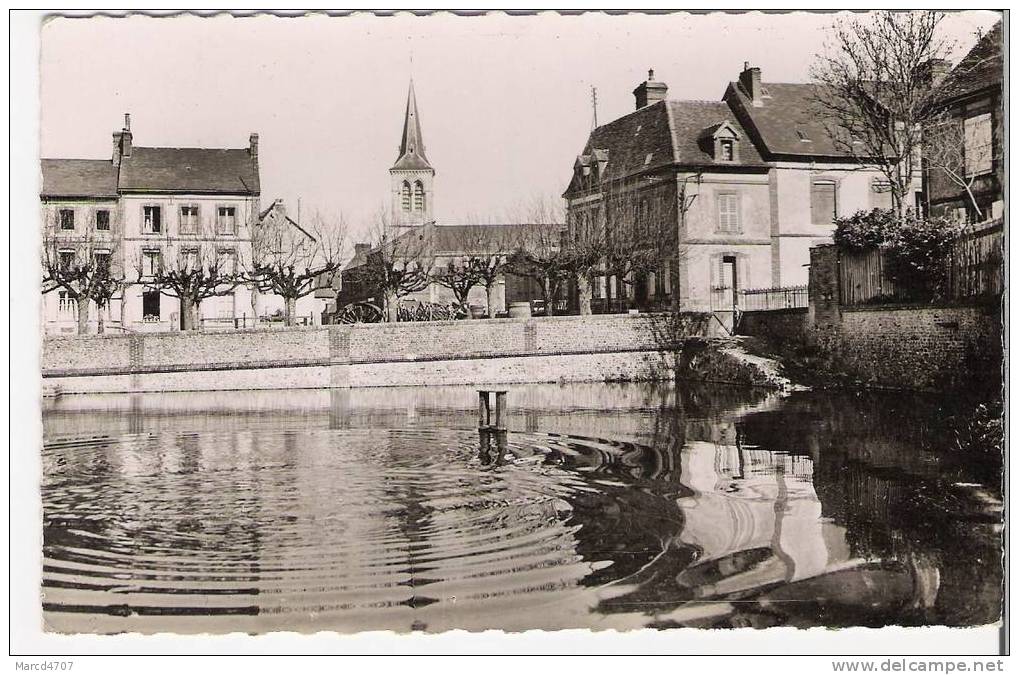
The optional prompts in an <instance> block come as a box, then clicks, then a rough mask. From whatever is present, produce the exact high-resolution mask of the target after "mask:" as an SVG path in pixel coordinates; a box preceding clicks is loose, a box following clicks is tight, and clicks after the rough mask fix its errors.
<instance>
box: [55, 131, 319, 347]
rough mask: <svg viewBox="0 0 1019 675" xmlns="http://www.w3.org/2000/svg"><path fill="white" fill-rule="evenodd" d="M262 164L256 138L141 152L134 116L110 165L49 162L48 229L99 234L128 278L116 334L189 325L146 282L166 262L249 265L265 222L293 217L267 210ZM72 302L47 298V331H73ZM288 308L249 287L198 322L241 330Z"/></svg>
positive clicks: (203, 310) (171, 301) (116, 142)
mask: <svg viewBox="0 0 1019 675" xmlns="http://www.w3.org/2000/svg"><path fill="white" fill-rule="evenodd" d="M258 162H259V158H258V134H251V135H250V138H249V143H248V147H246V148H225V149H219V148H215V149H213V148H153V147H139V146H136V145H135V144H134V137H133V133H132V131H131V125H130V116H128V115H125V122H124V128H123V129H122V130H120V131H118V132H115V133H114V134H113V153H112V158H111V159H110V160H82V159H43V160H42V163H41V164H42V190H41V191H40V198H41V202H42V211H43V213H42V217H43V222H44V226H45V227H48V228H49V229H50V231H53V230H54V226H55V231H57V232H65V233H68V235H70V234H75V235H76V236H78V237H82V236H95V237H97V241H98V242H99V243H98V244H97V245H96V246H95V247H94V248H96V250H98V251H99V252H100V254H102V251H103V245H102V242H103V241H108V242H109V251H110V253H111V256H112V258H113V260H112V261H111V265H112V267H113V268H115V269H117V270H118V271H120V272H122V273H123V275H124V278H125V280H126V284H125V285H124V288H123V289H122V290H121V291H120V292H118V293H117V294H116V295H115V296H114V298H113V300H112V301H111V302H110V303H109V304H110V306H109V307H106V308H104V309H103V311H104V313H105V314H104V317H105V321H106V327H107V328H108V329H110V330H118V329H121V330H126V331H147V330H176V329H179V328H180V327H181V323H182V319H181V307H180V302H179V301H178V299H177V298H174V297H171V296H169V295H167V294H166V293H165V292H163V293H161V292H160V291H158V290H156V289H155V288H153V287H152V286H150V285H147V284H146V280H147V279H151V278H152V275H153V273H154V272H155V271H156V270H158V269H159V268H160V267H162V266H163V265H164V264H166V261H172V260H177V259H179V257H180V256H188V255H190V254H191V253H192V252H198V251H202V252H203V253H204V254H206V255H215V256H217V258H219V259H220V260H221V261H223V262H225V264H227V265H228V266H233V267H235V268H237V269H240V266H243V265H245V264H248V263H250V261H251V254H252V236H253V233H254V228H256V227H257V226H258V225H259V223H260V222H261V219H262V218H277V217H283V218H285V219H286V214H285V212H283V213H282V214H281V213H280V210H281V209H280V206H281V205H278V204H274V205H273V207H270V209H267V210H266V211H265V212H260V210H259V199H260V194H261V190H260V182H259V164H258ZM287 220H288V221H289V219H287ZM290 222H292V221H290ZM294 225H296V223H295V224H294ZM295 234H296V235H299V234H300V233H299V232H298V231H297V230H295ZM58 247H59V243H58ZM65 296H66V293H64V292H63V291H61V290H59V289H58V290H55V291H52V292H50V293H47V294H45V295H44V297H43V309H42V313H43V316H42V320H43V325H44V328H45V330H46V331H47V332H72V331H73V330H74V326H75V313H74V308H73V307H72V305H73V303H70V302H69V301H68V299H67V298H66V297H65ZM281 302H282V301H281V299H279V298H276V297H275V296H265V295H261V296H260V295H259V294H257V293H253V292H252V289H251V288H249V287H248V286H245V285H240V286H238V287H236V288H234V289H232V290H230V291H229V292H226V293H225V294H224V295H222V296H217V297H212V298H208V299H206V300H204V301H203V302H202V303H201V306H200V316H199V318H200V319H202V320H204V321H205V322H207V323H209V324H210V325H213V324H215V323H216V322H217V321H219V322H221V323H222V324H223V325H224V326H232V325H234V320H235V319H243V320H245V321H247V319H248V318H250V319H251V320H252V321H253V320H254V319H255V317H256V316H259V315H262V314H265V313H267V312H271V311H272V308H273V307H274V303H275V304H280V303H281ZM308 302H309V303H314V302H315V301H314V300H313V299H312V300H310V301H308ZM306 304H307V303H306ZM318 304H319V305H321V302H320V301H319V302H318ZM308 311H309V315H310V314H312V313H313V314H315V315H316V316H317V314H318V312H317V311H315V310H314V309H309V310H308ZM97 312H98V308H96V307H94V305H93V306H92V308H91V309H90V324H92V325H93V326H94V324H95V323H96V322H95V319H93V318H92V314H93V313H97ZM249 325H250V324H249Z"/></svg>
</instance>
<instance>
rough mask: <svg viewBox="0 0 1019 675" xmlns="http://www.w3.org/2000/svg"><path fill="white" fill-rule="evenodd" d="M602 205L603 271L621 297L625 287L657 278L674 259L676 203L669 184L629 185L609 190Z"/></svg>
mask: <svg viewBox="0 0 1019 675" xmlns="http://www.w3.org/2000/svg"><path fill="white" fill-rule="evenodd" d="M604 204H605V214H606V215H605V219H606V222H605V229H606V236H605V242H604V271H605V274H606V275H607V276H608V277H610V278H611V277H615V279H616V280H617V287H618V288H620V292H619V295H620V297H623V290H622V289H623V288H624V287H630V288H632V287H633V286H634V285H635V284H637V283H643V282H645V280H646V279H647V278H648V276H649V275H655V277H656V278H657V276H658V275H659V274H660V273H661V272H662V271H664V269H665V267H666V266H665V262H666V260H669V259H670V258H672V257H674V256H675V254H676V241H677V237H678V231H677V220H676V211H677V200H676V199H675V198H674V192H673V188H672V186H671V183H662V184H654V183H651V184H648V185H646V186H645V185H641V184H634V183H630V184H618V185H613V186H610V187H609V188H608V189H607V190H606V192H605V197H604ZM673 287H674V288H677V287H678V286H673ZM610 289H611V286H610ZM611 301H612V298H611V293H610V297H609V302H610V304H611Z"/></svg>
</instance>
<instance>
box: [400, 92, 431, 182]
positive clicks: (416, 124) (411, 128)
mask: <svg viewBox="0 0 1019 675" xmlns="http://www.w3.org/2000/svg"><path fill="white" fill-rule="evenodd" d="M393 168H394V169H404V170H407V169H410V170H428V169H431V168H432V165H431V164H429V163H428V158H427V157H425V141H424V137H423V136H422V135H421V120H420V119H419V118H418V104H417V97H416V96H415V95H414V80H411V81H410V87H409V89H408V90H407V110H406V112H405V113H404V117H403V136H401V138H400V156H399V157H398V158H397V159H396V163H395V164H394V165H393Z"/></svg>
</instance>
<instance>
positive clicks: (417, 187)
mask: <svg viewBox="0 0 1019 675" xmlns="http://www.w3.org/2000/svg"><path fill="white" fill-rule="evenodd" d="M414 210H415V211H424V210H425V186H424V185H422V184H421V181H419V180H418V181H414Z"/></svg>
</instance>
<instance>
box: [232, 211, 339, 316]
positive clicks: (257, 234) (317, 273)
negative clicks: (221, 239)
mask: <svg viewBox="0 0 1019 675" xmlns="http://www.w3.org/2000/svg"><path fill="white" fill-rule="evenodd" d="M346 236H347V226H346V221H345V220H344V218H343V216H342V215H338V216H325V215H323V214H322V213H321V212H318V211H316V212H315V213H314V214H313V215H312V217H311V219H310V220H309V221H308V222H306V223H300V224H299V223H296V222H294V221H292V220H290V219H289V218H288V217H287V216H286V213H285V212H284V211H282V210H278V211H274V212H273V213H271V214H270V216H269V217H267V218H266V219H264V220H263V221H262V222H260V223H259V224H258V225H257V226H256V227H255V231H254V235H253V237H252V243H251V269H250V270H249V272H248V275H249V280H250V281H251V282H252V283H253V284H254V285H255V287H256V288H257V290H258V291H262V292H267V293H273V294H275V295H278V296H280V297H281V298H283V300H284V302H285V308H286V309H285V313H284V321H285V323H286V325H287V326H293V325H294V321H295V318H296V317H295V314H296V307H297V301H298V300H300V299H301V298H303V297H305V296H307V295H309V294H311V293H314V292H315V290H316V289H317V288H319V287H320V285H321V284H322V283H323V282H328V283H330V284H331V282H332V280H333V278H334V276H335V275H336V274H338V273H339V270H340V266H341V264H342V262H343V247H344V244H345V242H346Z"/></svg>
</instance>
